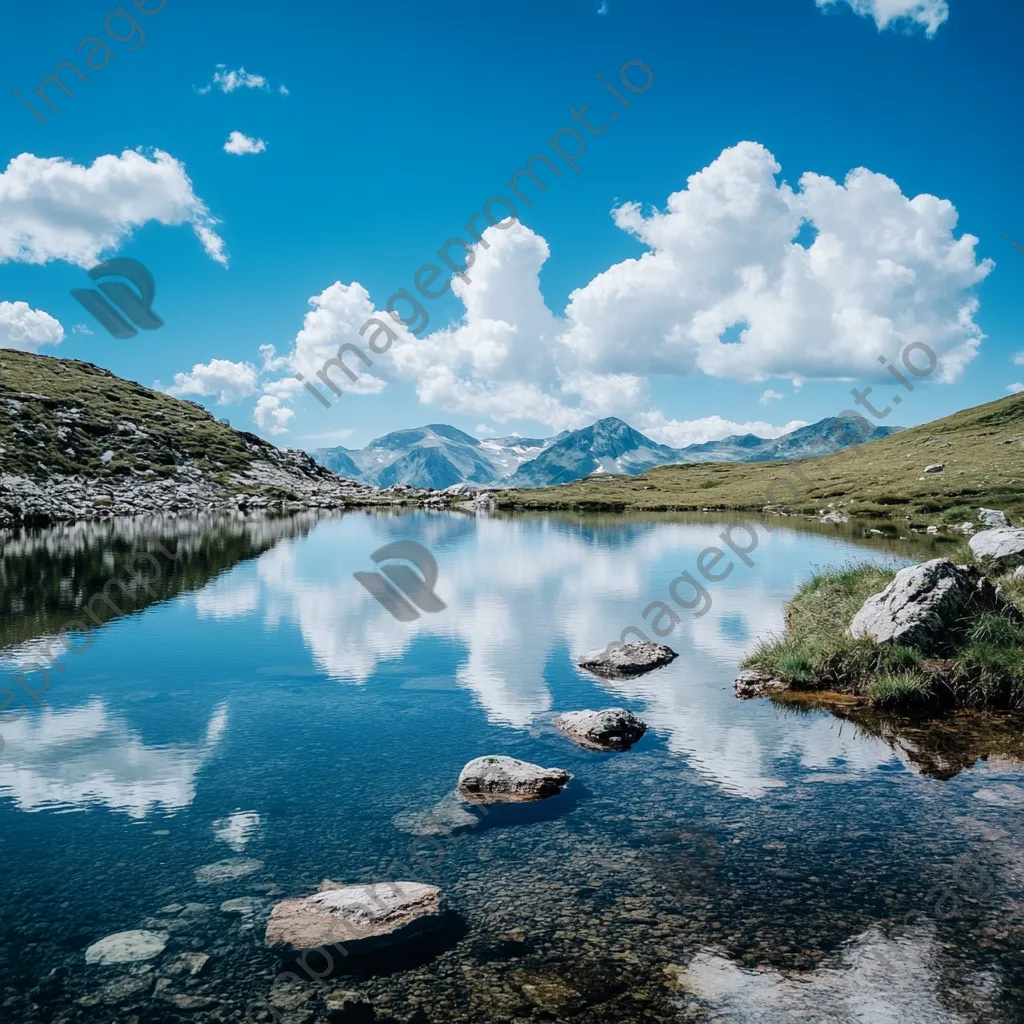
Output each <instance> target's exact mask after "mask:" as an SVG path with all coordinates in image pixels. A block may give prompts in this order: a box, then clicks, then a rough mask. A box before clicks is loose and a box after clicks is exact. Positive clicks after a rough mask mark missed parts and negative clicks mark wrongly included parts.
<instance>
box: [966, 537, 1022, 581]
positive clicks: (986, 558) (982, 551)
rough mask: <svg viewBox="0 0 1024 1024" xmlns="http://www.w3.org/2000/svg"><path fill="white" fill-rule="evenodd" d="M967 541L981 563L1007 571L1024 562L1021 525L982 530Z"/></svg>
mask: <svg viewBox="0 0 1024 1024" xmlns="http://www.w3.org/2000/svg"><path fill="white" fill-rule="evenodd" d="M967 543H968V544H969V545H970V548H971V552H972V553H973V555H974V557H975V559H976V560H977V561H978V562H979V563H980V564H981V565H986V566H992V567H994V568H998V569H1000V570H1003V571H1006V570H1009V569H1013V568H1015V567H1016V566H1017V565H1020V564H1021V563H1024V529H1022V528H1021V527H1019V526H1018V527H1013V526H1003V527H997V528H996V529H994V530H982V531H981V533H976V534H975V535H974V536H973V537H972V538H971V539H970V540H969V541H968V542H967Z"/></svg>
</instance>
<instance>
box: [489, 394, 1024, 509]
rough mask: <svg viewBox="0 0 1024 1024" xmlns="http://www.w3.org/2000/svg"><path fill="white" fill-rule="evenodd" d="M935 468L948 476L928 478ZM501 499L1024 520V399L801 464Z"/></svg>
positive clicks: (501, 496) (532, 505) (595, 479)
mask: <svg viewBox="0 0 1024 1024" xmlns="http://www.w3.org/2000/svg"><path fill="white" fill-rule="evenodd" d="M934 462H942V463H944V464H945V467H946V468H945V470H944V471H943V472H942V473H937V474H935V475H930V476H924V474H923V472H922V471H923V469H924V467H925V466H927V465H929V464H930V463H934ZM922 477H923V479H922ZM773 485H774V488H773ZM770 496H771V497H773V498H774V499H775V500H774V503H772V501H771V500H770ZM495 498H496V500H497V503H498V506H499V507H500V508H505V509H538V510H540V509H559V508H564V509H573V510H589V511H600V510H606V511H616V512H621V511H637V512H641V511H663V512H665V511H700V510H702V509H705V508H709V509H713V510H740V511H747V512H760V511H763V510H764V509H765V507H766V506H768V505H769V504H773V508H775V509H776V510H780V511H784V512H788V513H796V514H808V515H815V514H817V513H818V512H819V511H820V510H821V509H823V508H825V507H827V506H828V505H829V503H830V502H834V503H835V504H836V506H837V507H838V508H839V510H840V511H842V512H844V513H845V514H847V515H850V516H855V517H861V518H870V519H889V520H893V521H904V522H909V523H911V524H918V525H921V526H926V525H939V526H955V525H957V524H959V523H962V522H968V521H970V522H974V523H977V522H978V508H979V507H981V506H983V507H986V508H998V509H1003V510H1005V511H1006V512H1007V514H1008V515H1009V516H1010V520H1011V522H1021V521H1024V394H1021V395H1011V396H1009V397H1007V398H1001V399H999V400H998V401H996V402H990V403H988V404H987V405H979V406H976V407H974V408H972V409H965V410H963V411H962V412H958V413H955V414H954V415H952V416H947V417H946V418H945V419H941V420H936V421H935V422H933V423H927V424H925V425H924V426H920V427H913V428H911V429H910V430H904V431H900V432H899V433H897V434H893V435H892V436H890V437H886V438H881V439H880V440H877V441H871V442H869V443H868V444H864V445H859V446H857V448H856V449H846V450H843V451H840V452H837V453H835V454H833V455H823V456H820V457H818V458H815V459H806V460H803V461H801V462H791V463H790V462H730V463H697V464H692V465H683V466H661V467H659V468H657V469H652V470H649V471H648V472H646V473H643V474H641V475H640V476H633V477H630V476H615V475H610V474H601V475H598V476H590V477H587V478H586V479H584V480H578V481H576V482H575V483H571V484H564V485H562V486H560V487H546V488H539V489H536V490H511V491H502V492H500V493H497V494H496V495H495Z"/></svg>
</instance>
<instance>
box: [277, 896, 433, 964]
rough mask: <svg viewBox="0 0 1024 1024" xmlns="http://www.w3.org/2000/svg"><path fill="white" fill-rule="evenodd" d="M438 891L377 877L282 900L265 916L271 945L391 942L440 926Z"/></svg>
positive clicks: (364, 947) (352, 947) (359, 948)
mask: <svg viewBox="0 0 1024 1024" xmlns="http://www.w3.org/2000/svg"><path fill="white" fill-rule="evenodd" d="M440 899H441V890H440V889H438V887H437V886H436V885H424V884H423V883H421V882H377V883H374V884H370V885H346V886H342V887H341V888H337V889H327V890H324V891H322V892H318V893H316V894H315V895H313V896H306V897H302V898H300V899H294V900H282V901H281V902H280V903H277V904H275V905H274V909H273V910H272V911H271V912H270V920H269V921H267V932H266V937H265V943H266V945H267V946H269V947H270V948H271V949H279V950H284V951H297V950H303V949H316V948H317V947H318V946H329V945H332V944H334V943H336V942H340V943H341V944H342V945H343V946H344V948H345V950H346V951H347V952H350V953H351V952H356V953H360V952H365V951H369V950H372V949H377V948H379V947H382V946H391V945H395V944H396V943H399V942H404V941H406V940H408V939H410V938H414V937H416V936H418V935H421V934H422V933H423V932H425V931H429V930H430V929H432V928H435V927H438V926H439V925H440V924H441V922H442V913H441V906H440Z"/></svg>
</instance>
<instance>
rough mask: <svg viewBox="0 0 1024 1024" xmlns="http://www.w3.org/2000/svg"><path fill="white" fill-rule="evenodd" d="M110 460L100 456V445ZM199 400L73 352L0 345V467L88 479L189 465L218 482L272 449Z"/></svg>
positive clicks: (162, 473)
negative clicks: (125, 376)
mask: <svg viewBox="0 0 1024 1024" xmlns="http://www.w3.org/2000/svg"><path fill="white" fill-rule="evenodd" d="M108 451H113V452H114V457H113V458H111V459H110V460H109V461H107V462H103V461H102V456H103V454H104V453H105V452H108ZM275 451H276V449H274V446H273V445H270V444H268V443H267V442H266V441H264V440H262V439H261V438H259V437H257V436H256V435H254V434H245V433H240V432H238V431H236V430H233V429H232V428H231V427H228V426H225V425H224V424H222V423H219V422H218V421H217V420H216V419H214V417H213V416H211V415H210V413H208V412H207V411H206V410H205V409H203V408H202V407H201V406H198V405H196V404H195V403H194V402H186V401H182V400H181V399H178V398H172V397H171V396H170V395H164V394H161V393H160V392H158V391H151V390H150V389H149V388H144V387H142V385H140V384H135V383H134V382H132V381H127V380H121V379H120V378H119V377H115V376H114V375H113V374H112V373H110V372H109V371H107V370H103V369H101V368H100V367H98V366H93V365H92V363H83V362H79V361H78V360H77V359H55V358H52V357H50V356H37V355H31V354H29V353H27V352H15V351H12V350H10V349H0V471H2V472H4V473H8V474H12V475H18V476H27V477H32V478H35V479H46V478H48V477H51V476H55V475H71V474H76V473H77V474H84V475H87V476H88V477H89V478H90V479H99V480H101V479H103V478H109V477H117V476H126V475H128V474H130V473H131V472H132V471H133V470H134V471H136V472H137V473H147V474H152V475H155V476H158V477H159V476H171V475H172V474H173V473H174V467H175V466H176V465H184V464H186V463H187V464H190V465H192V466H194V467H196V468H197V469H199V470H201V471H202V472H203V473H204V474H208V475H210V476H212V477H214V478H215V479H216V478H218V477H223V475H224V474H226V473H228V472H231V471H236V472H243V471H244V470H245V469H246V468H247V467H248V466H249V465H250V464H251V463H252V461H253V459H254V458H258V457H261V456H262V457H267V454H268V452H275Z"/></svg>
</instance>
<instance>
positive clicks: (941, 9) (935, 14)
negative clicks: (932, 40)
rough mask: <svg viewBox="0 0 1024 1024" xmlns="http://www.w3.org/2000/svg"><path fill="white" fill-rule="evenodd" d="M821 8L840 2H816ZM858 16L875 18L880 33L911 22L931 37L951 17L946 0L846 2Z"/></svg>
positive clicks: (851, 0)
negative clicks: (893, 25)
mask: <svg viewBox="0 0 1024 1024" xmlns="http://www.w3.org/2000/svg"><path fill="white" fill-rule="evenodd" d="M815 2H816V3H817V5H818V6H819V7H833V6H835V5H836V4H837V3H839V2H840V0H815ZM845 2H846V3H848V4H849V5H850V6H851V7H852V8H853V9H854V10H855V11H856V12H857V13H858V14H862V15H864V16H865V17H868V18H874V19H875V24H876V25H877V26H878V31H879V32H881V31H882V30H883V29H885V28H888V27H889V25H891V24H893V22H899V21H909V22H910V23H911V24H912V25H921V26H923V28H924V30H925V33H926V34H927V35H929V36H933V35H935V33H936V32H937V31H938V30H939V26H940V25H942V24H943V22H945V21H946V19H947V18H948V17H949V4H948V3H947V2H946V0H845Z"/></svg>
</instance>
